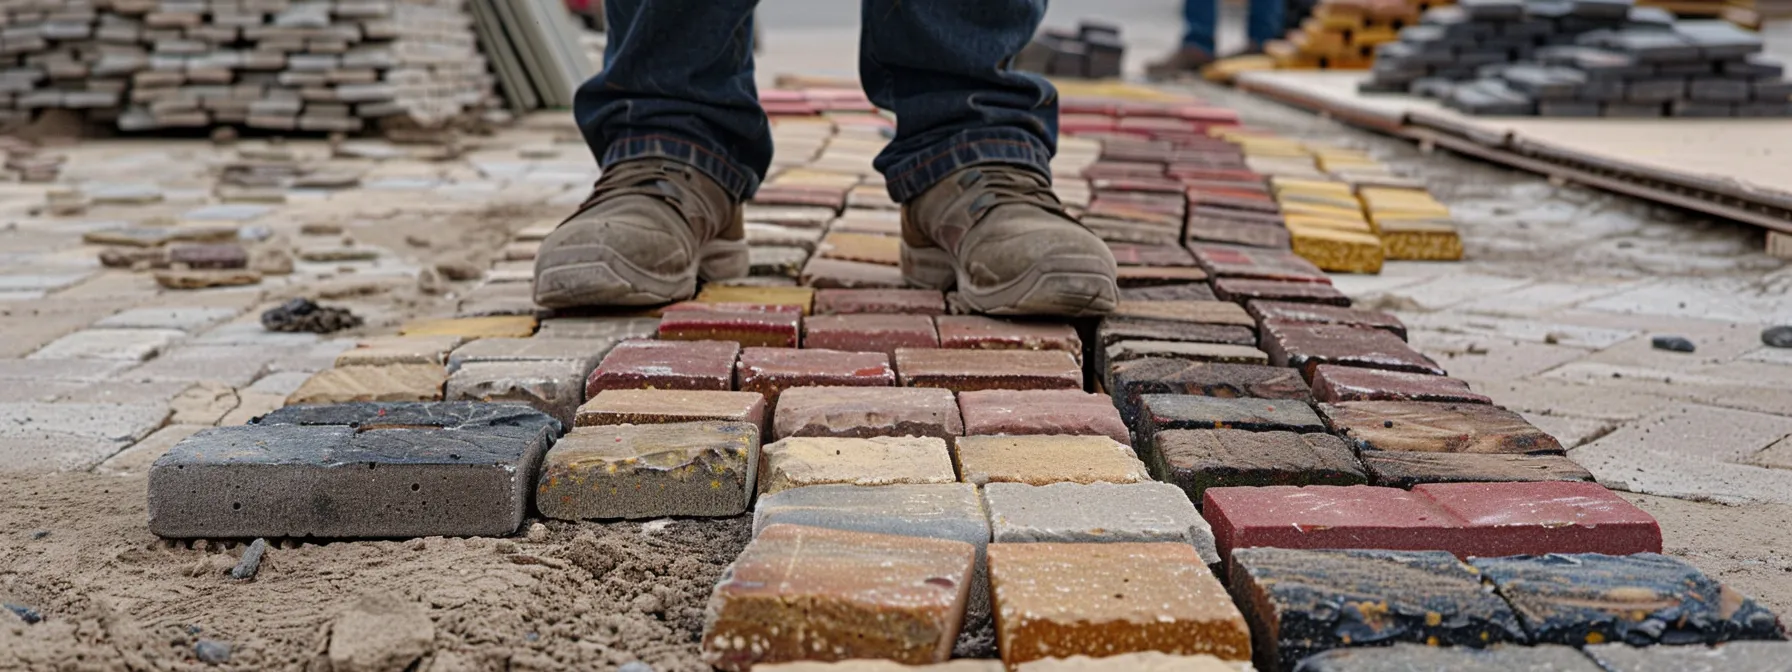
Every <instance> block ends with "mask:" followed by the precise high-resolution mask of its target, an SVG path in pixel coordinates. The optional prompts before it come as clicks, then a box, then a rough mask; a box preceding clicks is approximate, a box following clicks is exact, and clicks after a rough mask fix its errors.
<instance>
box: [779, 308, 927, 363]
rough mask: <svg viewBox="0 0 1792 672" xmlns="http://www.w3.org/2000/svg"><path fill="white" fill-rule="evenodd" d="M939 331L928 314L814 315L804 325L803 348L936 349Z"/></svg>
mask: <svg viewBox="0 0 1792 672" xmlns="http://www.w3.org/2000/svg"><path fill="white" fill-rule="evenodd" d="M939 344H940V337H939V332H938V331H937V330H935V329H934V326H933V318H932V317H929V316H927V315H817V316H815V317H811V318H809V320H808V321H807V322H805V323H804V324H803V347H805V348H823V349H827V350H842V351H845V352H881V353H884V354H887V355H895V354H896V350H897V348H937V347H939Z"/></svg>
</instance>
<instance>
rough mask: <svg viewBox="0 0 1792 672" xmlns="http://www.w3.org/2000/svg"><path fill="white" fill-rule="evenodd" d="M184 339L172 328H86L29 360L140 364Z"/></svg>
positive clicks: (184, 335)
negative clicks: (113, 361)
mask: <svg viewBox="0 0 1792 672" xmlns="http://www.w3.org/2000/svg"><path fill="white" fill-rule="evenodd" d="M185 337H186V333H184V332H180V331H175V330H173V329H85V330H82V331H77V332H75V333H72V334H69V335H67V336H63V337H62V338H58V339H56V340H54V341H51V342H50V343H49V344H48V345H45V346H44V347H42V348H38V350H37V352H33V353H31V356H30V359H109V360H117V361H124V362H141V361H143V360H146V359H149V358H151V357H154V356H156V355H157V354H158V353H160V352H162V351H163V350H164V349H166V348H167V347H168V346H170V345H172V344H174V343H175V342H176V341H179V340H181V339H182V338H185Z"/></svg>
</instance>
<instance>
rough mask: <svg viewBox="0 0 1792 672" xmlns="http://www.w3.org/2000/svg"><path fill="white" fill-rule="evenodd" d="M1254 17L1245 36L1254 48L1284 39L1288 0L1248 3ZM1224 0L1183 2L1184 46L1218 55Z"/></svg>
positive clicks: (1266, 0) (1191, 0)
mask: <svg viewBox="0 0 1792 672" xmlns="http://www.w3.org/2000/svg"><path fill="white" fill-rule="evenodd" d="M1248 2H1249V12H1250V17H1249V18H1248V19H1246V22H1245V36H1246V38H1247V39H1249V40H1250V41H1251V45H1252V46H1255V47H1257V48H1259V49H1261V48H1263V43H1265V42H1268V41H1270V40H1274V39H1280V38H1281V37H1282V33H1283V32H1285V31H1286V28H1287V26H1285V25H1283V23H1282V22H1283V21H1284V19H1283V18H1282V14H1283V12H1286V11H1287V7H1286V0H1248ZM1219 5H1220V0H1183V2H1182V25H1183V30H1184V31H1186V32H1184V33H1183V34H1182V45H1183V46H1186V47H1199V48H1200V49H1201V50H1202V51H1205V52H1207V53H1208V55H1215V56H1217V55H1218V54H1217V52H1215V51H1214V44H1213V43H1214V40H1213V34H1214V31H1215V30H1217V29H1218V27H1219Z"/></svg>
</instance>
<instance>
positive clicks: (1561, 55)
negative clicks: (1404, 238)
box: [1361, 0, 1792, 118]
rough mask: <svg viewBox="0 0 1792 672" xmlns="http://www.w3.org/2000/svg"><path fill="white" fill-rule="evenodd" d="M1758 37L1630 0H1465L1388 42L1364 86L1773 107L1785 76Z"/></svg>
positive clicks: (1604, 110) (1469, 100)
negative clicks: (1682, 18) (1680, 18)
mask: <svg viewBox="0 0 1792 672" xmlns="http://www.w3.org/2000/svg"><path fill="white" fill-rule="evenodd" d="M1761 48H1762V41H1761V37H1760V36H1759V35H1757V34H1755V33H1753V32H1750V31H1747V30H1744V29H1742V28H1738V27H1736V26H1735V25H1733V24H1731V23H1728V22H1725V21H1676V20H1675V19H1674V17H1673V16H1672V15H1671V14H1668V13H1667V12H1665V11H1663V10H1660V9H1657V8H1652V7H1633V6H1631V4H1630V2H1629V0H1532V1H1531V2H1529V3H1523V2H1519V1H1518V0H1471V1H1469V2H1464V3H1462V4H1460V5H1456V6H1453V7H1439V8H1435V9H1432V10H1430V11H1427V12H1426V13H1425V15H1424V18H1423V19H1422V22H1421V23H1420V25H1417V26H1411V27H1408V28H1406V29H1404V30H1402V31H1401V33H1400V41H1398V42H1394V43H1390V44H1387V45H1384V46H1383V47H1382V49H1381V51H1380V52H1379V53H1378V54H1377V58H1376V63H1375V67H1374V70H1373V71H1372V75H1371V77H1370V79H1369V81H1367V82H1364V84H1363V85H1362V87H1361V90H1363V91H1365V92H1410V93H1413V94H1416V95H1422V96H1426V97H1431V98H1437V99H1439V100H1441V101H1442V102H1443V104H1444V105H1445V106H1447V107H1450V108H1452V109H1456V110H1459V111H1462V112H1465V113H1469V114H1487V115H1542V116H1568V117H1597V116H1606V117H1633V118H1635V117H1661V116H1678V117H1733V116H1740V117H1770V116H1772V117H1777V116H1786V115H1787V114H1789V113H1792V105H1789V104H1788V99H1789V96H1792V83H1789V82H1787V81H1785V80H1784V73H1783V70H1782V68H1781V66H1780V64H1779V63H1777V62H1775V61H1773V60H1771V59H1769V58H1767V57H1766V56H1764V55H1762V54H1761Z"/></svg>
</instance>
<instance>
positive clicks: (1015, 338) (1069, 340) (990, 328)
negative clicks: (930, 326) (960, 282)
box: [934, 315, 1083, 362]
mask: <svg viewBox="0 0 1792 672" xmlns="http://www.w3.org/2000/svg"><path fill="white" fill-rule="evenodd" d="M934 324H935V326H937V327H938V328H939V333H940V347H942V348H947V349H965V350H1058V351H1062V352H1068V353H1070V355H1071V356H1072V357H1075V358H1076V359H1077V361H1079V362H1080V361H1082V359H1083V340H1082V339H1081V338H1079V337H1077V335H1076V327H1072V326H1070V325H1068V324H1063V323H1054V322H1040V321H1020V320H1004V319H998V318H993V317H984V316H982V315H941V316H939V317H936V318H934Z"/></svg>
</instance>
